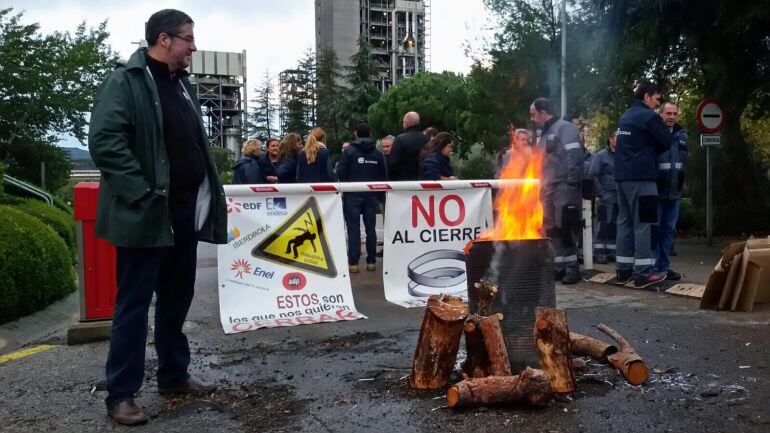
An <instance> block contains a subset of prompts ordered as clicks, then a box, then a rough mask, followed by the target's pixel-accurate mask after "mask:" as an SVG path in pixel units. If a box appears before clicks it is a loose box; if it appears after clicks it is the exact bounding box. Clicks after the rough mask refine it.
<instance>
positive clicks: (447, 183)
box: [225, 179, 540, 196]
mask: <svg viewBox="0 0 770 433" xmlns="http://www.w3.org/2000/svg"><path fill="white" fill-rule="evenodd" d="M539 182H540V180H539V179H484V180H441V181H400V182H390V181H387V182H335V183H278V184H260V185H225V193H226V194H227V195H228V196H231V195H240V196H243V195H248V194H250V193H257V194H263V193H271V192H280V193H286V194H292V193H293V194H296V193H325V192H331V193H336V192H376V191H424V190H435V189H445V190H452V189H471V188H505V187H509V186H515V185H526V184H533V183H539Z"/></svg>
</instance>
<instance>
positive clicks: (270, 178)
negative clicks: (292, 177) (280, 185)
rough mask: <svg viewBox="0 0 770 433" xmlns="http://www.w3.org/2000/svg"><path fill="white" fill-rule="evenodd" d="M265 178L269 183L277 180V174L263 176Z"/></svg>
mask: <svg viewBox="0 0 770 433" xmlns="http://www.w3.org/2000/svg"><path fill="white" fill-rule="evenodd" d="M265 180H266V181H268V182H270V183H276V182H278V176H265Z"/></svg>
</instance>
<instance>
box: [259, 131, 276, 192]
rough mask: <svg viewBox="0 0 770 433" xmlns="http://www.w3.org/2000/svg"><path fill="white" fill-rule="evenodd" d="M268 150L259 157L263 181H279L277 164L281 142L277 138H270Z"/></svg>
mask: <svg viewBox="0 0 770 433" xmlns="http://www.w3.org/2000/svg"><path fill="white" fill-rule="evenodd" d="M266 149H267V152H265V154H264V155H262V158H259V169H260V171H262V178H263V180H262V183H276V182H278V173H277V172H276V171H275V165H276V164H278V154H279V143H278V139H277V138H269V139H268V140H267V146H266Z"/></svg>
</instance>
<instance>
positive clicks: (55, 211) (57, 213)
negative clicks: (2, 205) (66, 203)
mask: <svg viewBox="0 0 770 433" xmlns="http://www.w3.org/2000/svg"><path fill="white" fill-rule="evenodd" d="M13 207H15V208H16V209H19V210H20V211H22V212H24V213H27V214H29V215H32V216H33V217H35V218H37V219H39V220H40V221H42V222H44V223H46V224H48V225H50V226H51V227H53V229H54V230H55V231H56V233H58V234H59V236H61V237H62V239H64V243H66V244H67V248H69V251H70V258H71V259H72V260H73V263H74V260H75V257H76V256H77V250H78V245H77V236H76V234H75V220H74V219H73V218H72V215H70V214H68V213H67V212H64V211H63V210H61V209H59V208H58V207H54V206H51V205H49V204H48V203H45V202H42V201H40V200H35V199H31V198H28V199H22V200H21V201H20V202H18V204H15V205H13Z"/></svg>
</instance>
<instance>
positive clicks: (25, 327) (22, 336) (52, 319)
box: [0, 292, 80, 354]
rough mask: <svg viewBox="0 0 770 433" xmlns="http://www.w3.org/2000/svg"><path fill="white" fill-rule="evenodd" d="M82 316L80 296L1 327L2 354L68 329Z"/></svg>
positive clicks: (68, 297)
mask: <svg viewBox="0 0 770 433" xmlns="http://www.w3.org/2000/svg"><path fill="white" fill-rule="evenodd" d="M79 315H80V296H79V294H78V292H75V293H70V294H69V295H67V296H66V297H65V298H63V299H60V300H58V301H56V302H54V303H53V304H51V305H49V306H48V307H47V308H45V309H44V310H40V311H38V312H36V313H33V314H30V315H29V316H26V317H22V318H21V319H18V320H15V321H13V322H9V323H6V324H3V325H0V354H5V353H10V352H13V351H15V350H16V349H18V348H19V347H22V346H25V345H27V344H29V343H32V342H34V341H38V340H42V339H43V338H45V337H48V336H50V335H52V334H55V333H56V332H59V331H61V330H62V329H65V328H67V327H68V326H69V325H70V324H71V323H72V322H73V321H77V320H78V319H79Z"/></svg>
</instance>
